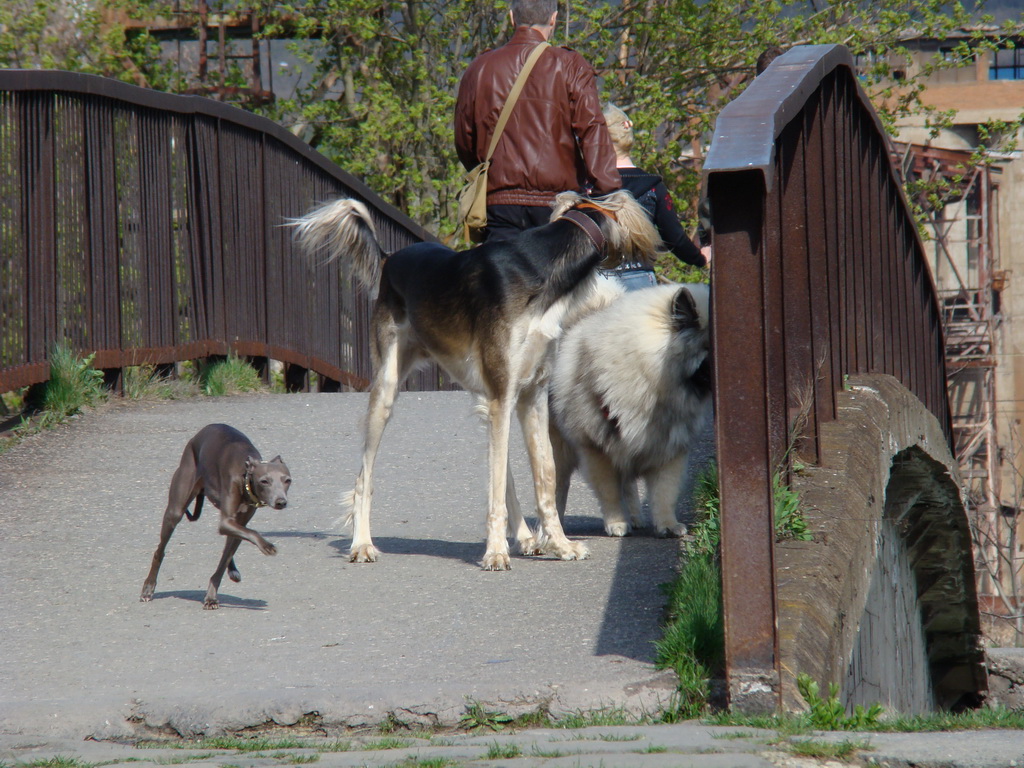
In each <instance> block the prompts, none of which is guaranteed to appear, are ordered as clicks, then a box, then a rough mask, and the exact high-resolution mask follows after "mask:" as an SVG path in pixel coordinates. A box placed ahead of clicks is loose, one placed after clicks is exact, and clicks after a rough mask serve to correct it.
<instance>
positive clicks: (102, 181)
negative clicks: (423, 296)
mask: <svg viewBox="0 0 1024 768" xmlns="http://www.w3.org/2000/svg"><path fill="white" fill-rule="evenodd" d="M338 195H345V196H348V197H355V198H358V199H360V200H362V201H363V202H365V203H367V205H368V206H369V207H370V210H371V211H372V212H373V215H374V219H375V223H376V226H377V232H378V236H379V237H380V239H381V241H382V243H383V244H384V247H385V249H387V250H395V249H397V248H399V247H402V246H404V245H407V244H409V243H413V242H417V241H420V240H424V239H433V238H432V237H431V235H430V234H429V233H427V232H426V231H425V230H423V229H422V228H421V227H419V226H418V225H417V224H416V223H415V222H413V221H412V220H411V219H409V218H408V217H407V216H405V215H404V214H402V213H401V212H400V211H398V210H397V209H395V208H392V207H391V206H389V205H387V204H386V203H384V202H383V201H382V200H380V198H378V197H377V196H376V195H375V194H374V193H373V192H371V191H370V190H369V189H368V188H367V187H366V186H365V185H364V184H362V183H361V182H360V181H359V180H358V179H356V178H355V177H353V176H351V175H349V174H347V173H345V172H344V171H342V170H341V169H339V168H338V167H337V166H335V165H334V164H333V163H331V162H329V161H328V160H326V159H325V158H324V157H323V156H321V155H320V154H318V153H317V152H315V151H314V150H312V149H310V148H309V146H308V145H306V144H304V143H303V142H301V141H299V140H298V139H296V138H295V137H294V136H292V135H291V134H290V133H288V132H287V131H286V130H284V129H283V128H281V127H280V126H278V125H276V124H275V123H272V122H271V121H269V120H265V119H263V118H260V117H258V116H255V115H252V114H250V113H247V112H244V111H242V110H239V109H236V108H233V107H230V106H227V105H225V104H222V103H220V102H216V101H212V100H209V99H204V98H201V97H195V96H174V95H169V94H164V93H158V92H155V91H150V90H145V89H141V88H137V87H135V86H131V85H126V84H124V83H119V82H116V81H112V80H107V79H103V78H98V77H93V76H89V75H81V74H75V73H68V72H45V71H17V70H7V71H0V392H7V391H10V390H13V389H16V388H18V387H22V386H26V385H30V384H34V383H38V382H42V381H45V380H46V379H47V378H48V377H49V364H48V357H49V354H50V352H51V350H52V348H53V345H54V344H55V343H56V342H60V341H66V342H67V343H68V344H69V345H70V346H71V347H72V348H73V349H74V350H76V351H78V352H81V353H92V352H95V354H96V357H95V363H94V364H95V365H96V366H97V367H99V368H103V369H105V370H107V371H108V372H111V373H116V372H118V371H120V370H123V369H124V368H125V367H126V366H133V365H139V364H143V363H151V364H167V363H172V362H174V361H179V360H188V359H197V358H204V357H208V356H211V355H223V354H226V353H228V352H234V353H237V354H239V355H242V356H249V357H253V358H258V359H267V358H269V359H274V360H280V361H283V362H284V363H286V364H287V367H288V369H287V370H288V374H289V375H288V379H289V381H290V383H291V384H292V385H293V386H294V387H297V388H298V387H301V386H302V382H303V381H304V380H306V378H307V377H306V376H305V373H306V371H307V370H312V371H315V372H316V373H317V374H319V382H320V388H321V389H328V390H330V389H337V388H339V387H342V386H345V387H349V388H354V389H365V388H366V387H367V385H368V381H369V378H370V376H371V372H370V362H369V352H368V350H369V344H368V340H367V339H368V336H367V327H368V326H367V321H368V316H369V301H368V297H367V296H366V295H364V294H363V293H362V292H361V291H360V290H359V289H357V288H356V287H355V285H354V281H353V280H352V279H351V275H350V272H349V270H348V269H347V267H346V265H344V264H341V263H338V262H335V263H332V264H330V265H320V266H317V265H313V264H310V263H309V262H308V261H306V260H305V259H303V258H302V257H301V256H300V255H299V254H298V253H296V252H295V251H294V249H293V246H292V241H291V235H290V230H289V229H288V228H286V227H282V226H281V225H282V224H283V223H284V222H285V221H286V220H287V219H288V218H289V217H295V216H298V215H301V214H302V213H305V212H306V211H307V210H309V209H310V208H311V207H312V206H313V205H314V204H316V203H320V202H323V201H325V200H329V199H331V198H334V197H336V196H338ZM407 386H408V387H409V388H412V389H438V388H447V387H448V386H449V385H448V383H447V379H446V378H445V377H444V376H443V375H442V374H440V373H439V372H438V370H437V369H436V368H434V367H431V368H428V369H425V370H424V371H422V372H420V373H419V374H414V375H413V376H412V377H410V380H409V382H408V384H407Z"/></svg>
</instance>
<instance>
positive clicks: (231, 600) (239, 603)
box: [153, 589, 267, 611]
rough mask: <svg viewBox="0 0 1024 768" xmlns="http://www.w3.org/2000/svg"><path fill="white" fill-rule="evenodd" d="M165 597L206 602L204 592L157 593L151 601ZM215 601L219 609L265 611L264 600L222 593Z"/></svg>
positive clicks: (193, 590) (265, 604)
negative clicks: (218, 604)
mask: <svg viewBox="0 0 1024 768" xmlns="http://www.w3.org/2000/svg"><path fill="white" fill-rule="evenodd" d="M166 597H173V598H177V599H178V600H187V601H188V602H190V603H199V604H200V605H202V604H203V601H204V600H206V590H202V591H199V590H195V589H190V590H179V591H177V592H157V593H155V594H154V595H153V600H154V601H155V600H162V599H164V598H166ZM217 600H218V601H219V602H220V607H221V608H244V609H246V610H249V611H265V610H266V609H267V601H266V600H251V599H248V598H244V597H232V596H231V595H225V594H224V593H223V592H219V593H218V594H217Z"/></svg>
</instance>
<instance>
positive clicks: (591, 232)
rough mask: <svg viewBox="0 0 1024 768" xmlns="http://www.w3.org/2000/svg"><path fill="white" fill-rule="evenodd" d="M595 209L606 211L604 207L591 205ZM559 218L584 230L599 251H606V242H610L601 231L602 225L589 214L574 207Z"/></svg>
mask: <svg viewBox="0 0 1024 768" xmlns="http://www.w3.org/2000/svg"><path fill="white" fill-rule="evenodd" d="M589 207H591V208H593V209H594V210H597V211H600V212H601V213H604V210H603V209H602V208H598V207H597V206H596V205H593V206H589ZM558 218H559V219H565V220H566V221H571V222H572V223H573V224H575V225H576V226H577V227H579V228H580V229H582V230H583V232H584V233H585V234H586V236H587V237H589V238H590V242H591V243H593V244H594V247H595V248H596V249H597V252H598V253H604V247H605V244H606V243H607V242H608V241H607V240H606V239H605V236H604V232H602V231H601V227H600V226H598V224H597V222H596V221H594V220H593V219H592V218H590V217H589V216H587V214H585V213H584V212H583V211H580V210H577V209H576V208H573V209H572V210H569V211H566V212H565V213H563V214H562V215H561V216H559V217H558Z"/></svg>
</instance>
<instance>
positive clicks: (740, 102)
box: [705, 46, 952, 698]
mask: <svg viewBox="0 0 1024 768" xmlns="http://www.w3.org/2000/svg"><path fill="white" fill-rule="evenodd" d="M890 157H891V155H890V152H889V147H888V144H887V139H886V136H885V133H884V130H883V128H882V126H881V124H880V122H879V120H878V117H877V115H876V114H875V112H874V110H873V109H872V107H871V105H870V102H869V101H868V99H867V97H866V95H865V94H864V92H863V90H862V89H861V87H860V85H859V84H858V82H857V80H856V77H855V74H854V70H853V61H852V58H851V57H850V54H849V53H848V52H847V51H846V49H844V48H842V47H840V46H799V47H796V48H793V49H792V50H790V51H789V52H787V53H786V54H785V55H784V56H782V57H780V58H778V59H776V60H775V62H774V63H773V64H772V66H771V67H770V68H769V69H768V70H767V71H765V72H764V73H763V74H762V75H760V76H758V77H757V78H756V80H755V81H754V82H753V83H752V84H751V85H750V87H749V88H748V89H747V90H746V91H745V92H744V93H743V94H742V95H741V96H740V97H738V98H737V99H736V100H735V101H734V102H733V103H731V104H730V105H728V106H727V107H726V109H725V110H723V111H722V113H721V115H720V117H719V118H718V123H717V125H716V128H715V135H714V140H713V143H712V146H711V150H710V152H709V153H708V157H707V162H706V164H705V183H706V190H707V194H708V196H709V198H710V202H711V210H712V216H713V221H714V235H713V237H714V240H713V246H714V254H715V258H714V267H713V269H714V274H713V280H712V284H713V286H714V299H713V320H712V322H713V328H714V365H715V380H716V396H715V408H716V421H717V450H718V461H719V477H720V493H721V505H722V506H721V508H722V571H723V600H724V604H725V626H726V664H727V677H728V683H729V688H730V696H731V697H734V698H735V697H738V696H740V695H741V691H740V690H739V688H740V687H741V686H748V687H750V686H753V687H757V686H758V685H763V686H764V688H765V690H769V691H770V690H773V687H774V690H777V689H778V687H777V680H778V670H777V659H778V648H777V633H776V599H775V571H774V549H773V547H774V533H773V527H772V525H773V523H772V508H773V501H772V478H773V474H774V473H775V472H777V471H780V470H781V471H782V473H783V477H785V473H786V471H787V470H786V459H787V458H789V457H798V458H800V459H801V460H804V461H806V462H811V463H813V462H816V461H817V459H818V429H819V425H821V424H823V423H825V422H828V421H831V420H833V419H834V418H835V416H836V393H837V392H840V391H842V388H843V382H844V377H845V376H847V375H849V374H853V373H861V372H864V373H867V372H870V373H886V374H890V375H892V376H894V377H895V378H897V379H898V380H899V381H900V382H902V383H903V385H904V386H905V387H906V388H907V389H909V390H910V391H911V392H912V393H914V394H915V395H916V396H917V397H918V399H920V400H921V402H923V403H924V404H925V406H926V407H927V408H928V409H929V410H930V411H931V412H932V413H933V414H934V415H935V417H936V418H937V419H938V422H939V424H940V425H941V426H942V428H943V430H944V431H945V434H946V437H947V440H950V441H951V438H952V425H951V418H950V409H949V401H948V398H947V394H946V382H945V367H944V347H943V335H942V324H941V311H940V308H939V305H938V303H937V300H936V298H935V291H934V286H933V283H932V278H931V272H930V270H929V266H928V261H927V258H926V255H925V251H924V249H923V247H922V244H921V241H920V239H919V236H918V232H917V228H916V225H915V222H914V219H913V217H912V215H911V213H910V212H909V209H908V206H907V204H906V200H905V198H904V195H903V191H902V188H901V186H900V184H899V181H898V178H897V175H896V173H895V171H894V169H893V167H892V164H891V159H890Z"/></svg>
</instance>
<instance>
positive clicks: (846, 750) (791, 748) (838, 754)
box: [786, 739, 871, 760]
mask: <svg viewBox="0 0 1024 768" xmlns="http://www.w3.org/2000/svg"><path fill="white" fill-rule="evenodd" d="M866 749H871V745H870V744H868V743H867V742H866V741H847V740H844V741H839V742H831V741H820V740H817V739H800V740H797V741H791V742H789V743H788V744H786V751H788V752H790V753H792V754H794V755H797V756H798V757H813V758H818V759H825V760H828V759H834V760H849V759H850V758H852V757H853V756H854V754H855V753H857V752H858V751H860V750H866Z"/></svg>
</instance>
